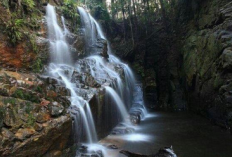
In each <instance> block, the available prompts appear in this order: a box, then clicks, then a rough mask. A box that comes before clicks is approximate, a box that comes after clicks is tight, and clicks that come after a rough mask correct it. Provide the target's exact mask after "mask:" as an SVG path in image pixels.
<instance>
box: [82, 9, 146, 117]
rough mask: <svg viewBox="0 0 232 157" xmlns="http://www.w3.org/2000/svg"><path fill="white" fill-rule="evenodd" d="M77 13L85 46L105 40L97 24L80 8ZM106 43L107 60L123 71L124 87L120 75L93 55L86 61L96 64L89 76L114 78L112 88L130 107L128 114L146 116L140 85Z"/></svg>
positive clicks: (128, 68)
mask: <svg viewBox="0 0 232 157" xmlns="http://www.w3.org/2000/svg"><path fill="white" fill-rule="evenodd" d="M78 11H79V13H80V16H81V21H82V25H83V27H84V31H85V39H86V40H87V42H86V44H89V43H91V46H94V45H96V42H97V41H98V40H101V39H105V40H107V39H106V37H105V36H104V33H103V31H102V29H101V27H100V25H99V24H98V22H97V21H96V20H95V19H94V18H93V17H92V16H91V15H90V14H89V13H88V12H86V10H85V9H83V8H82V7H78ZM107 43H108V46H107V47H108V53H109V59H108V60H109V61H110V63H111V64H116V65H119V66H120V67H121V68H122V69H123V73H124V78H125V86H124V85H123V83H122V80H121V76H120V74H119V73H117V72H115V71H113V70H112V69H111V68H109V67H108V65H107V63H106V61H105V60H104V59H103V58H102V57H100V56H96V55H95V56H90V57H88V59H90V60H93V61H94V62H95V63H96V64H94V65H92V66H91V65H90V66H91V74H92V76H93V77H94V78H95V79H96V80H98V79H104V78H107V77H106V76H105V75H108V76H110V78H115V79H116V85H113V87H114V89H115V90H116V91H117V93H118V94H119V96H120V97H121V99H122V100H123V101H122V102H123V103H122V104H121V105H124V104H126V105H127V108H128V109H129V108H131V107H132V108H131V110H130V113H132V112H133V113H136V114H140V115H141V116H142V117H144V116H145V115H146V114H147V110H146V108H145V106H144V101H143V92H142V90H138V89H141V88H139V87H140V85H139V84H137V83H136V82H137V81H136V79H135V77H134V74H133V72H132V70H131V69H130V67H129V66H128V65H127V64H125V63H123V62H122V61H120V59H118V58H117V57H116V56H114V55H113V54H112V51H111V47H110V44H109V42H108V41H107ZM114 89H112V90H114ZM108 92H109V90H108ZM135 95H139V96H138V98H135Z"/></svg>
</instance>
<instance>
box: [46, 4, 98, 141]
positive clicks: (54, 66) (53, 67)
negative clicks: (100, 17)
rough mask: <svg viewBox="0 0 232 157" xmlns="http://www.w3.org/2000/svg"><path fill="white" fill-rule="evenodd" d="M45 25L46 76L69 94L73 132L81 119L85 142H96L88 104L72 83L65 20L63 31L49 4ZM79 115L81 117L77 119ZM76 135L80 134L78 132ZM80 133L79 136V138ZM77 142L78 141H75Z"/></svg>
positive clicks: (72, 69) (72, 71) (72, 68)
mask: <svg viewBox="0 0 232 157" xmlns="http://www.w3.org/2000/svg"><path fill="white" fill-rule="evenodd" d="M46 10H47V16H46V19H47V25H48V32H49V41H50V47H51V50H50V53H51V63H50V64H49V66H48V68H47V75H48V76H50V77H53V78H55V79H57V80H58V81H59V82H60V84H63V85H65V86H66V88H67V89H69V90H70V92H71V97H70V102H71V107H70V113H71V114H72V116H73V118H74V120H75V121H74V130H75V131H77V130H79V129H78V127H80V125H79V126H78V120H79V119H80V118H81V119H82V124H83V127H84V128H85V132H86V136H87V142H88V143H94V142H97V134H96V129H95V124H94V120H93V117H92V113H91V110H90V107H89V103H88V102H87V101H86V100H84V99H83V98H82V97H80V96H78V94H77V93H78V88H77V87H76V84H75V83H73V82H72V75H73V73H74V71H75V67H74V66H73V65H72V64H70V63H72V62H73V61H72V59H71V55H70V51H69V45H68V44H67V42H66V40H65V35H66V34H67V33H68V32H69V31H68V29H67V28H66V26H65V19H64V18H63V17H62V23H63V29H64V30H62V29H61V28H60V26H59V25H58V22H57V17H56V12H55V8H54V7H53V6H51V5H50V4H48V5H47V8H46ZM79 114H80V115H81V117H79ZM77 133H80V131H78V132H77ZM81 134H82V133H80V134H79V136H81ZM77 141H78V140H77Z"/></svg>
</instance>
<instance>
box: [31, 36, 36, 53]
mask: <svg viewBox="0 0 232 157" xmlns="http://www.w3.org/2000/svg"><path fill="white" fill-rule="evenodd" d="M29 38H30V43H31V48H32V50H33V52H34V53H38V46H37V43H36V41H35V36H34V35H30V37H29Z"/></svg>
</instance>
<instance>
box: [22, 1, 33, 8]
mask: <svg viewBox="0 0 232 157" xmlns="http://www.w3.org/2000/svg"><path fill="white" fill-rule="evenodd" d="M22 4H23V5H25V6H27V7H28V9H29V10H32V9H33V8H34V7H35V2H34V1H33V0H23V1H22Z"/></svg>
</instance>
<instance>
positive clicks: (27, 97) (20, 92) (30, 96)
mask: <svg viewBox="0 0 232 157" xmlns="http://www.w3.org/2000/svg"><path fill="white" fill-rule="evenodd" d="M12 96H13V97H15V98H20V99H23V100H29V101H32V102H36V103H39V102H40V100H39V98H38V97H37V96H36V95H35V94H32V93H30V92H27V91H24V90H23V89H17V90H16V91H15V92H14V94H13V95H12Z"/></svg>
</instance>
